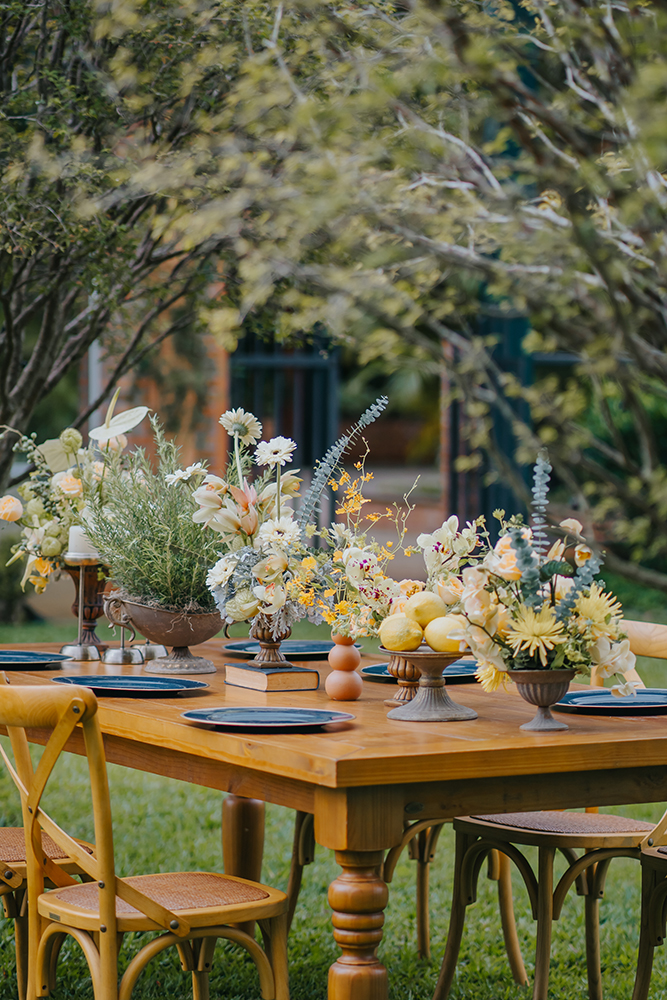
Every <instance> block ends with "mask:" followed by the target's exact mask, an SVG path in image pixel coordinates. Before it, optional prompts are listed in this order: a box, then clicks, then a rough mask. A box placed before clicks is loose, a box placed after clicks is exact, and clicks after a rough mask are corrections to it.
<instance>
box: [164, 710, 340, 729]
mask: <svg viewBox="0 0 667 1000" xmlns="http://www.w3.org/2000/svg"><path fill="white" fill-rule="evenodd" d="M181 718H183V719H187V720H188V722H197V723H199V725H201V726H208V727H210V728H212V729H220V730H225V729H242V730H243V731H244V732H256V733H260V732H264V733H276V732H278V733H301V732H310V731H312V730H314V729H322V727H323V726H327V725H329V724H330V723H331V722H349V720H350V719H353V718H354V716H353V715H350V713H349V712H334V711H330V710H325V709H322V708H280V707H278V706H271V707H262V708H255V707H254V706H248V707H237V708H231V707H230V708H196V709H193V710H192V711H190V712H183V713H182V714H181Z"/></svg>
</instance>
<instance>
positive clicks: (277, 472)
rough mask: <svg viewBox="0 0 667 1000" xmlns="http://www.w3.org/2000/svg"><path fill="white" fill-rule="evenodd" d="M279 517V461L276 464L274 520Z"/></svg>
mask: <svg viewBox="0 0 667 1000" xmlns="http://www.w3.org/2000/svg"><path fill="white" fill-rule="evenodd" d="M279 519H280V462H278V463H277V464H276V520H279Z"/></svg>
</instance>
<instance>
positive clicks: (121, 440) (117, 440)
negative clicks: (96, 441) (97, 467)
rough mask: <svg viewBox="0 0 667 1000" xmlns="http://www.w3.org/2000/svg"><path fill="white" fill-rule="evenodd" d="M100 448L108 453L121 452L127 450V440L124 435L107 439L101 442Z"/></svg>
mask: <svg viewBox="0 0 667 1000" xmlns="http://www.w3.org/2000/svg"><path fill="white" fill-rule="evenodd" d="M100 446H101V447H102V448H104V449H106V450H108V451H114V452H121V451H123V450H124V449H125V448H127V438H126V437H125V435H124V434H118V435H117V436H116V437H111V438H107V440H106V441H100Z"/></svg>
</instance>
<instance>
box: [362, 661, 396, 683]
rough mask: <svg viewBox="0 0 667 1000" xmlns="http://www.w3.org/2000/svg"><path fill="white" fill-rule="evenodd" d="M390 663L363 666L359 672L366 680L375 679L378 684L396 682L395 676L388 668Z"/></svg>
mask: <svg viewBox="0 0 667 1000" xmlns="http://www.w3.org/2000/svg"><path fill="white" fill-rule="evenodd" d="M388 666H389V664H388V663H373V664H371V666H370V667H362V668H361V670H360V671H359V673H360V674H361V676H362V677H363V678H364V680H366V681H375V683H376V684H396V683H398V682H397V680H396V678H395V677H392V675H391V674H390V673H389V671H388V670H387V667H388Z"/></svg>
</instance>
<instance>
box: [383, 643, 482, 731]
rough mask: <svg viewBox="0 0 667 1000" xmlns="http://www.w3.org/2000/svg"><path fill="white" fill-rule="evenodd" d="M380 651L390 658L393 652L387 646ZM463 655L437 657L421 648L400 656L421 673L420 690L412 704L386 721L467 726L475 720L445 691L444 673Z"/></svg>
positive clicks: (427, 649)
mask: <svg viewBox="0 0 667 1000" xmlns="http://www.w3.org/2000/svg"><path fill="white" fill-rule="evenodd" d="M380 649H381V652H383V653H390V655H391V651H390V650H388V649H385V648H384V646H381V647H380ZM460 655H461V654H460V653H458V652H457V653H436V652H435V651H434V650H432V649H431V648H430V647H428V646H420V647H419V649H416V650H415V651H414V652H401V657H403V658H405V659H406V660H407V661H408V663H411V664H412V665H413V667H416V669H417V670H419V671H420V673H421V676H420V678H419V688H418V690H417V694H416V696H415V697H414V698H413V699H412V701H409V702H408V703H407V704H405V705H402V706H401V707H400V708H395V709H393V711H391V712H389V713H388V715H387V718H388V719H396V720H400V721H402V722H464V721H467V720H469V719H476V718H477V712H475V711H474V710H473V709H472V708H466V707H465V705H459V704H458V703H457V702H455V701H452V699H451V698H450V697H449V693H448V691H447V689H446V688H445V681H444V678H443V676H442V672H443V670H444V669H445V667H448V666H449V664H450V663H454V661H455V660H458V658H459V657H460Z"/></svg>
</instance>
